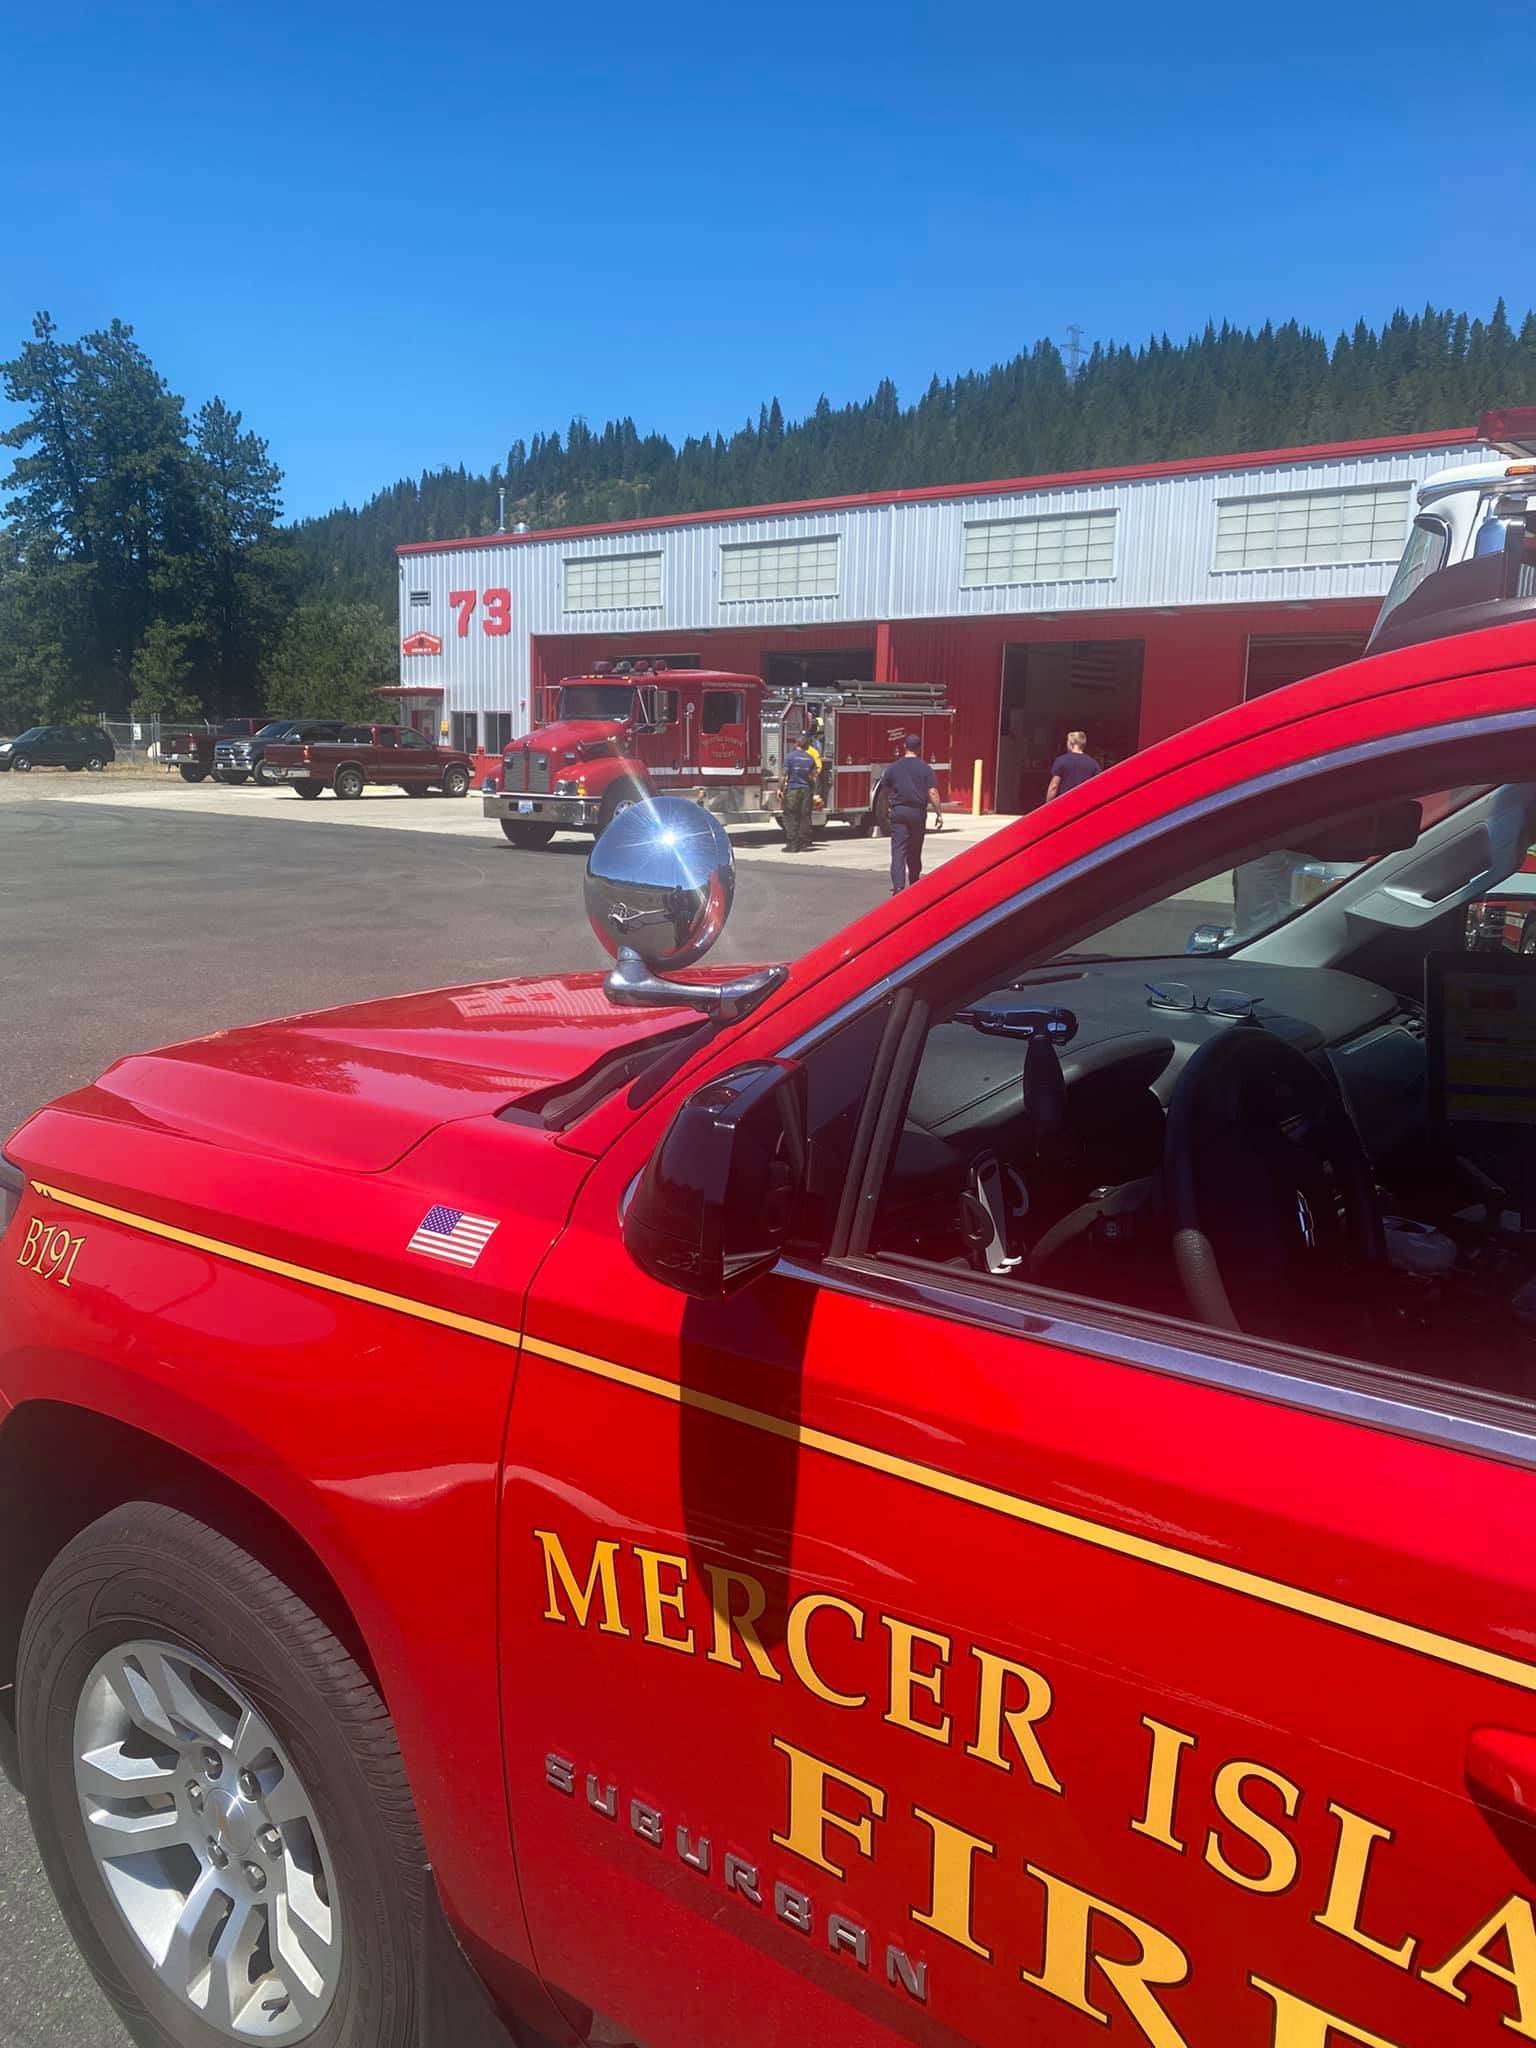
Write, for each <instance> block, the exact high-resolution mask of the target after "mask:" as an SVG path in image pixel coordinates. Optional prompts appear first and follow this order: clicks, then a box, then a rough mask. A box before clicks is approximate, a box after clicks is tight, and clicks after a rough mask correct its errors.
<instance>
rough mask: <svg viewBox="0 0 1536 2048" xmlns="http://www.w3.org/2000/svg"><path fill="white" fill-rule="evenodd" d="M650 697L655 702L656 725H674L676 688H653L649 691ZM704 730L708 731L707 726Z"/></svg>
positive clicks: (675, 719)
mask: <svg viewBox="0 0 1536 2048" xmlns="http://www.w3.org/2000/svg"><path fill="white" fill-rule="evenodd" d="M651 697H652V701H653V702H654V704H655V706H656V723H657V724H658V725H676V723H677V692H676V690H653V691H652V692H651ZM705 730H706V731H708V730H709V728H708V727H706V728H705Z"/></svg>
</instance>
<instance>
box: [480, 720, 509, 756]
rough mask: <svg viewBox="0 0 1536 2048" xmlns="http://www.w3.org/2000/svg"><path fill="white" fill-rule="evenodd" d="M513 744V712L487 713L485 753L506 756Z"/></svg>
mask: <svg viewBox="0 0 1536 2048" xmlns="http://www.w3.org/2000/svg"><path fill="white" fill-rule="evenodd" d="M511 744H512V714H511V712H510V711H487V712H486V713H485V751H486V752H487V753H488V754H504V753H505V752H506V750H507V748H508V747H510V746H511Z"/></svg>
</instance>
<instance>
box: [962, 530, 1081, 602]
mask: <svg viewBox="0 0 1536 2048" xmlns="http://www.w3.org/2000/svg"><path fill="white" fill-rule="evenodd" d="M1115 519H1116V514H1115V513H1113V512H1068V513H1066V514H1065V515H1063V516H1062V517H1060V518H1046V519H977V520H969V521H967V523H966V528H965V573H964V575H963V576H962V578H961V582H962V584H963V585H964V586H965V587H966V588H968V589H973V588H975V587H976V586H978V585H980V584H984V583H1085V582H1087V581H1088V580H1089V579H1090V578H1091V577H1096V576H1113V575H1114V573H1115Z"/></svg>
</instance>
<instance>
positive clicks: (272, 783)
mask: <svg viewBox="0 0 1536 2048" xmlns="http://www.w3.org/2000/svg"><path fill="white" fill-rule="evenodd" d="M251 779H252V780H253V781H254V783H255V784H256V787H257V788H258V789H275V788H276V787H277V777H276V776H275V775H274V774H273V773H272V770H271V769H270V768H269V767H268V766H267V764H266V762H265V761H258V762H257V763H256V766H255V767H254V768H253V769H252V770H251Z"/></svg>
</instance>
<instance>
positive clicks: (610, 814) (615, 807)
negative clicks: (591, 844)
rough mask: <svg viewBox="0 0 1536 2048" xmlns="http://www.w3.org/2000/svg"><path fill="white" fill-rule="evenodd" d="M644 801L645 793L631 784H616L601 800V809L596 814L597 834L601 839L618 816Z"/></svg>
mask: <svg viewBox="0 0 1536 2048" xmlns="http://www.w3.org/2000/svg"><path fill="white" fill-rule="evenodd" d="M644 801H645V792H644V790H642V789H637V788H636V787H635V785H634V783H632V782H616V783H615V784H614V785H613V788H612V789H610V790H609V792H608V794H607V795H606V796H605V797H604V798H603V803H602V809H601V810H600V811H599V812H598V814H597V834H598V837H599V838H601V837H602V835H603V834H604V833H605V832H606V831H607V830H608V827H609V826H610V825H611V824H612V823H613V821H614V819H615V818H616V817H617V816H618V815H619V813H620V811H627V810H630V809H631V808H632V807H633V806H634V805H635V804H638V803H643V802H644Z"/></svg>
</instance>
